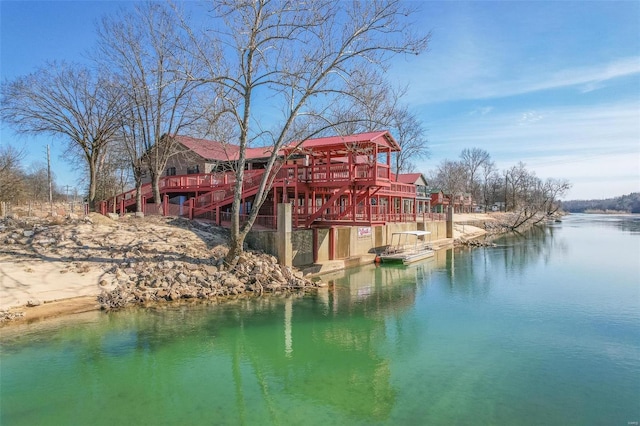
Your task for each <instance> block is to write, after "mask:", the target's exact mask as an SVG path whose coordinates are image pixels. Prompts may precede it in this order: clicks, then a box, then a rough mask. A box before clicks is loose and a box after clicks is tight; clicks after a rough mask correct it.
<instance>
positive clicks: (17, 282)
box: [0, 214, 325, 322]
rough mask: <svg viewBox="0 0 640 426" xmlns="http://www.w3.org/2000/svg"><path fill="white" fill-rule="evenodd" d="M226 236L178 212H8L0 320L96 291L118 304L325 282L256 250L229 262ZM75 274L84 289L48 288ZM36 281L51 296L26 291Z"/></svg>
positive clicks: (1, 225)
mask: <svg viewBox="0 0 640 426" xmlns="http://www.w3.org/2000/svg"><path fill="white" fill-rule="evenodd" d="M225 241H226V230H224V229H222V228H219V227H215V226H212V225H209V224H205V223H199V222H195V221H188V220H185V219H176V218H163V217H146V218H135V217H133V216H131V217H124V218H120V219H118V220H112V219H109V218H107V217H104V216H101V215H98V214H91V215H89V216H87V217H86V218H82V219H80V218H77V217H66V218H60V217H58V218H41V219H37V218H29V219H18V218H9V219H4V220H1V221H0V243H2V247H0V268H1V269H2V271H3V274H2V275H3V277H2V280H0V282H1V283H2V288H1V291H2V293H1V296H2V297H3V298H4V299H5V300H4V303H5V304H10V307H9V308H6V307H5V308H0V322H8V321H12V320H16V319H21V318H24V317H25V313H26V314H27V315H26V316H27V317H28V314H29V313H30V312H31V310H32V309H34V310H37V309H38V308H41V307H44V305H45V304H47V305H49V302H53V301H57V300H65V299H68V298H69V297H74V296H78V295H83V296H87V295H94V299H93V300H96V298H97V303H98V304H99V307H100V308H101V309H104V310H112V309H120V308H124V307H127V306H134V305H148V304H155V303H162V302H167V301H177V300H183V299H184V300H194V299H208V300H212V299H216V300H217V299H224V298H226V297H232V296H237V295H241V294H254V295H262V294H266V293H271V294H276V295H277V294H290V293H297V292H304V291H308V290H312V289H316V288H318V287H321V286H324V285H325V284H323V283H321V282H315V281H311V280H309V279H306V278H304V277H303V276H302V272H300V271H296V270H294V269H291V268H287V267H281V266H280V265H279V264H278V263H277V260H276V258H275V257H273V256H270V255H267V254H263V253H256V252H252V251H245V253H244V254H243V255H242V256H241V257H240V259H239V260H238V263H237V265H236V266H235V267H233V268H229V267H228V265H226V264H225V262H224V258H225V255H226V254H227V248H226V246H225V245H224V243H225ZM45 268H47V269H45ZM56 274H57V275H56ZM74 280H75V281H79V282H81V283H82V284H81V285H82V288H81V290H83V291H85V290H86V292H85V293H83V294H76V293H77V291H75V290H76V288H77V287H71V286H68V287H70V289H69V290H70V291H67V292H66V293H62V292H58V293H56V292H55V291H54V290H56V289H51V288H48V287H56V286H60V287H63V286H65V283H64V282H65V281H74ZM40 281H45V282H44V283H41V282H40ZM52 281H53V282H52ZM29 286H40V287H39V288H38V289H36V290H34V291H33V292H32V293H36V294H47V295H48V296H47V297H48V299H46V300H40V299H39V298H38V297H35V296H33V294H32V293H29V292H28V291H25V287H29ZM47 286H48V287H47ZM16 293H18V294H20V296H15V294H16ZM9 296H11V299H12V300H8V299H9V298H10V297H9ZM12 302H13V303H12ZM18 305H20V306H18ZM25 307H26V308H27V309H26V310H25ZM31 307H36V308H31Z"/></svg>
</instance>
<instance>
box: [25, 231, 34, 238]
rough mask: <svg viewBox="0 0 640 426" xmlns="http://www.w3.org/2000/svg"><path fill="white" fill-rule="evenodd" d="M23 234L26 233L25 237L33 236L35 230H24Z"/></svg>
mask: <svg viewBox="0 0 640 426" xmlns="http://www.w3.org/2000/svg"><path fill="white" fill-rule="evenodd" d="M22 235H24V236H25V237H32V236H33V231H24V232H23V233H22Z"/></svg>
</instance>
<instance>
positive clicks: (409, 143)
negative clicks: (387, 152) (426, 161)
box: [391, 107, 429, 176]
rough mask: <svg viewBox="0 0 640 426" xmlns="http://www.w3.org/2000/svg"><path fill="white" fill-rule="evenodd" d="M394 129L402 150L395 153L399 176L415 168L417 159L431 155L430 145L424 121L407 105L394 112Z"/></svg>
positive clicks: (395, 163) (395, 171) (396, 169)
mask: <svg viewBox="0 0 640 426" xmlns="http://www.w3.org/2000/svg"><path fill="white" fill-rule="evenodd" d="M391 122H392V131H393V133H394V135H395V138H396V140H397V141H398V145H400V148H401V150H400V151H399V152H396V153H394V154H393V155H394V170H393V172H394V173H395V174H396V176H398V175H399V174H401V173H407V172H410V171H411V170H413V169H414V168H415V161H416V160H418V159H420V158H426V157H429V147H428V145H427V139H426V135H425V133H426V132H425V129H424V126H423V125H422V121H421V120H420V119H419V118H418V117H416V115H415V114H413V113H412V112H411V111H409V109H408V108H407V107H402V108H399V109H396V110H395V111H394V112H393V119H392V121H391Z"/></svg>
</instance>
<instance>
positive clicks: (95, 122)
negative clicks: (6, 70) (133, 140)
mask: <svg viewBox="0 0 640 426" xmlns="http://www.w3.org/2000/svg"><path fill="white" fill-rule="evenodd" d="M114 89H115V87H114V85H113V84H111V82H110V81H109V80H107V79H105V78H104V77H102V76H96V75H95V74H94V73H92V72H91V71H90V70H89V69H87V68H85V67H81V66H78V65H70V64H67V63H64V62H52V63H48V64H47V65H45V66H43V67H42V68H39V69H38V70H37V71H36V72H34V73H32V74H29V75H27V76H23V77H19V78H17V79H15V80H14V81H11V82H4V83H3V84H2V107H1V108H0V112H1V114H2V118H3V119H4V120H6V121H7V122H8V123H10V124H11V125H13V126H14V127H15V129H16V130H17V131H18V132H21V133H30V134H50V135H53V136H55V137H61V138H63V139H65V140H66V141H67V149H66V151H65V156H66V158H67V159H74V158H78V157H80V158H82V159H83V163H84V164H86V166H87V169H88V174H89V185H88V192H89V203H90V205H91V207H92V208H93V206H94V203H95V194H96V176H97V174H98V167H97V165H98V164H97V163H98V159H99V157H100V155H101V153H102V152H103V151H104V150H105V149H107V146H108V144H109V143H111V142H112V140H113V135H114V134H115V132H116V130H117V128H118V122H117V119H116V118H117V117H118V115H119V113H120V111H119V108H120V105H119V101H120V96H118V94H117V93H116V92H115V90H114Z"/></svg>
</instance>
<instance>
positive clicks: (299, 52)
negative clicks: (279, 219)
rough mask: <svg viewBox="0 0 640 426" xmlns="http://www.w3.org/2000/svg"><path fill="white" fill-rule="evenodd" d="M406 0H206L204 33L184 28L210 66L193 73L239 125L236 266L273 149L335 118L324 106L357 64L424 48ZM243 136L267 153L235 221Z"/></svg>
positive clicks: (263, 193) (265, 185) (379, 63)
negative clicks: (246, 207)
mask: <svg viewBox="0 0 640 426" xmlns="http://www.w3.org/2000/svg"><path fill="white" fill-rule="evenodd" d="M411 7H413V6H412V5H410V4H405V3H402V2H400V1H375V2H353V3H346V2H335V1H329V0H310V1H306V2H285V1H270V0H257V1H251V2H249V1H241V2H239V1H235V0H222V1H216V2H214V4H213V10H212V12H211V21H210V22H211V25H209V28H208V31H206V32H203V33H197V32H195V31H194V32H192V34H193V36H194V41H195V43H193V45H192V48H191V54H192V55H193V56H197V57H199V58H200V60H201V61H202V63H203V64H204V65H205V66H206V67H207V71H208V72H207V74H205V75H202V76H200V77H198V76H194V78H195V79H197V80H199V81H203V82H207V83H210V84H212V85H216V86H217V87H219V88H222V90H223V91H224V94H225V98H224V101H225V108H224V109H225V110H226V111H229V114H231V116H232V117H233V119H234V126H235V127H236V128H237V129H238V132H237V133H238V138H239V140H238V145H239V156H238V160H237V168H236V170H235V177H236V184H235V185H236V186H235V194H236V196H235V199H234V201H233V206H232V221H231V222H232V223H231V239H230V250H229V254H228V256H227V261H228V262H229V263H231V264H235V262H236V261H237V259H238V257H239V255H240V254H241V253H242V245H243V242H244V239H245V236H246V235H247V233H248V232H249V230H250V229H251V227H252V225H253V222H254V221H255V218H256V217H257V214H258V210H259V208H260V206H261V205H262V204H263V203H264V201H265V200H266V197H267V192H268V189H269V187H270V186H271V184H272V182H273V179H274V174H273V173H271V172H272V171H273V170H274V167H276V168H277V167H278V164H279V163H278V156H279V154H278V152H279V150H280V149H281V148H282V147H283V146H284V145H286V144H290V143H291V142H293V141H297V142H298V143H301V142H302V141H304V140H305V139H307V138H310V137H313V136H315V135H318V134H320V133H321V132H323V131H325V130H326V129H330V128H332V126H334V125H336V124H339V122H340V121H341V119H340V116H339V115H338V114H333V113H332V108H331V106H332V105H335V104H336V103H338V102H344V101H345V100H347V99H349V98H352V97H354V96H356V94H354V93H353V92H352V91H350V90H349V84H348V82H349V79H350V78H351V76H352V75H355V73H356V72H357V70H362V69H365V68H378V69H384V68H383V67H384V64H385V63H386V62H387V61H388V60H389V59H390V58H391V57H393V56H394V55H396V54H399V53H411V54H418V53H420V52H422V51H423V50H424V49H425V48H426V45H427V41H428V38H429V35H428V34H427V35H423V36H417V37H416V36H415V35H414V34H413V33H412V31H411V30H412V28H413V27H412V26H411V24H410V22H409V19H410V17H411V15H412V13H413V10H412V9H411ZM345 104H348V102H345ZM256 107H258V108H256ZM278 110H280V114H279V116H278V115H277V114H276V111H278ZM251 144H258V145H261V146H268V147H269V150H270V152H271V156H270V158H269V159H268V161H267V164H266V172H265V173H264V175H263V178H262V181H261V183H260V186H259V188H258V192H257V194H256V196H255V203H254V206H253V208H252V210H251V212H250V214H249V217H248V220H247V222H246V223H245V224H244V225H243V226H242V227H241V226H240V220H239V212H240V204H241V194H242V181H243V177H244V169H245V163H246V149H247V147H249V146H250V145H251Z"/></svg>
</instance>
